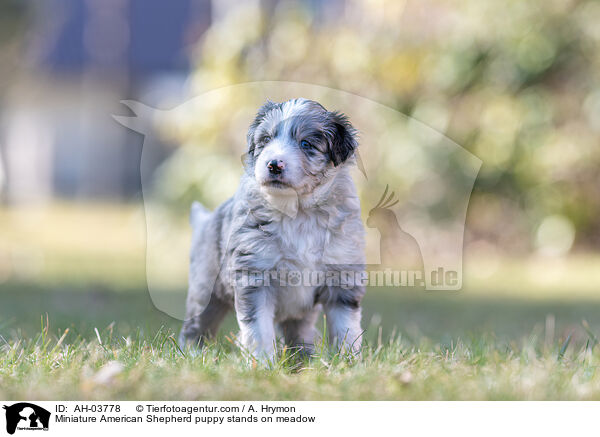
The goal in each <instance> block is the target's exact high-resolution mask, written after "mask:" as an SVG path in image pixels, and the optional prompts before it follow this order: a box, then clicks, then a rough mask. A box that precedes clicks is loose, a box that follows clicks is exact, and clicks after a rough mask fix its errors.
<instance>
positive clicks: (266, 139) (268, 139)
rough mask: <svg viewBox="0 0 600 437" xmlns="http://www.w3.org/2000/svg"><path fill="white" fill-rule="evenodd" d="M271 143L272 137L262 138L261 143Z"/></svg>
mask: <svg viewBox="0 0 600 437" xmlns="http://www.w3.org/2000/svg"><path fill="white" fill-rule="evenodd" d="M269 141H271V136H270V135H265V136H264V137H262V138H261V139H260V142H261V143H263V144H267V143H268V142H269Z"/></svg>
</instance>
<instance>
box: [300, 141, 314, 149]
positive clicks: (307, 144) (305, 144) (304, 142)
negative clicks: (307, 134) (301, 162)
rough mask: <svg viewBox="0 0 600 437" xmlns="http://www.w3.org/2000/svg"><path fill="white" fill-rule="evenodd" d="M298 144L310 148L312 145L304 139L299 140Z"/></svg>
mask: <svg viewBox="0 0 600 437" xmlns="http://www.w3.org/2000/svg"><path fill="white" fill-rule="evenodd" d="M300 146H302V147H304V148H305V149H310V148H311V147H312V144H310V143H309V142H308V141H306V140H302V141H300Z"/></svg>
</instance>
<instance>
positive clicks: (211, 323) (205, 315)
mask: <svg viewBox="0 0 600 437" xmlns="http://www.w3.org/2000/svg"><path fill="white" fill-rule="evenodd" d="M230 309H231V305H230V304H229V303H227V302H224V301H222V300H221V299H219V298H218V297H216V296H215V293H213V294H212V296H211V297H210V301H209V302H208V305H207V306H206V308H205V309H204V311H202V313H201V314H196V315H194V314H188V316H189V318H188V319H186V320H185V321H184V322H183V327H182V328H181V333H180V334H179V345H180V346H181V347H186V346H192V347H202V346H203V345H204V341H205V340H206V339H207V338H212V337H214V336H215V335H216V334H217V331H218V329H219V326H220V325H221V322H222V321H223V319H224V318H225V316H226V315H227V313H228V312H229V310H230ZM188 312H189V310H188Z"/></svg>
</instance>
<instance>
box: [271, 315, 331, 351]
mask: <svg viewBox="0 0 600 437" xmlns="http://www.w3.org/2000/svg"><path fill="white" fill-rule="evenodd" d="M320 312H321V305H317V306H315V308H314V309H313V310H311V311H310V312H309V313H308V314H306V315H305V316H304V317H303V318H301V319H297V320H286V321H284V322H281V323H280V327H281V331H282V333H283V336H284V338H285V344H286V345H287V346H291V347H294V348H297V349H298V350H299V352H298V353H299V356H301V357H307V356H310V354H312V353H313V352H314V349H315V336H316V334H317V330H316V329H315V324H316V321H317V318H318V316H319V314H320ZM292 353H294V352H292Z"/></svg>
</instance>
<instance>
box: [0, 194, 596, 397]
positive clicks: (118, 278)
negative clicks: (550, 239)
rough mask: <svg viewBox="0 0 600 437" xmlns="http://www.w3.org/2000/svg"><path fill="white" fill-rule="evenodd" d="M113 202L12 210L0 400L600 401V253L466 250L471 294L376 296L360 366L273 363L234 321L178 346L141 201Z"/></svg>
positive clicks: (323, 360)
mask: <svg viewBox="0 0 600 437" xmlns="http://www.w3.org/2000/svg"><path fill="white" fill-rule="evenodd" d="M106 210H107V207H103V208H97V207H94V208H91V209H89V210H86V209H85V208H77V209H73V208H72V207H69V206H64V205H63V206H60V208H58V209H57V210H56V211H52V210H50V211H45V210H44V211H35V212H34V213H31V214H29V215H27V214H26V213H25V212H19V211H8V212H6V211H4V212H2V211H0V399H30V400H33V399H173V400H176V399H274V400H277V399H281V400H285V399H331V400H358V399H377V400H387V399H402V400H413V399H423V400H425V399H431V400H434V399H465V400H467V399H499V400H500V399H600V367H599V363H600V349H599V348H600V346H598V345H597V341H598V338H600V295H599V293H598V292H597V283H598V281H597V280H596V279H597V277H598V272H599V271H600V269H599V268H598V265H599V264H600V262H599V260H598V258H596V257H593V256H588V257H579V258H573V259H571V260H566V261H565V262H564V264H561V265H556V266H554V265H553V266H548V265H544V264H542V265H540V263H539V262H537V263H533V264H532V263H529V262H527V261H519V260H506V259H505V260H500V262H499V264H498V265H499V267H498V268H497V269H496V270H495V271H494V272H493V273H492V274H491V276H489V275H488V276H487V277H483V276H481V275H479V276H478V275H477V274H476V273H477V272H478V271H479V272H481V271H486V272H489V271H490V269H489V268H486V269H481V270H478V268H477V264H476V263H475V262H474V261H469V257H468V254H467V259H466V269H465V271H466V272H467V273H466V277H465V287H464V290H462V291H461V292H456V293H454V292H453V293H450V292H435V293H433V292H410V293H409V292H406V291H402V290H394V289H383V288H372V289H369V290H368V291H367V295H366V297H365V300H364V302H363V303H364V316H363V327H364V328H365V329H366V332H365V335H364V337H365V341H364V345H363V350H362V358H361V359H359V360H358V361H356V360H349V359H348V357H343V356H338V355H336V354H335V353H334V351H329V350H327V349H326V348H319V351H318V353H317V354H316V356H315V357H313V358H312V359H311V360H310V361H298V360H297V359H296V358H295V357H294V356H293V355H294V351H289V350H288V351H286V352H285V354H284V355H283V356H282V357H281V358H280V359H279V361H278V362H277V363H274V364H273V365H272V366H270V367H268V368H263V367H261V366H254V365H253V364H252V363H251V362H248V360H247V359H246V357H245V356H244V354H243V353H242V352H241V351H240V350H239V349H238V348H237V347H235V346H234V344H233V339H234V337H235V335H236V333H237V326H236V323H235V320H234V318H233V317H232V316H230V317H228V319H227V320H226V321H225V323H224V326H223V327H222V329H221V332H220V335H219V336H218V338H217V339H216V341H215V342H214V343H213V344H210V345H209V346H208V347H206V348H205V349H204V350H203V351H202V353H201V354H200V355H194V354H191V353H189V351H180V350H179V349H178V348H177V346H176V345H175V344H174V342H173V339H174V338H176V337H177V332H178V330H179V327H180V324H181V322H180V321H179V320H175V319H173V318H171V317H169V316H167V315H165V314H164V313H161V312H160V311H158V310H157V309H156V308H155V307H154V306H153V305H152V302H151V299H150V295H149V293H148V290H147V289H146V287H145V285H144V280H145V277H144V247H143V238H140V232H139V228H140V227H141V228H143V220H140V218H139V217H140V216H139V209H138V208H129V209H127V208H122V207H119V208H113V209H110V208H108V212H106ZM21 214H25V215H24V216H22V215H21ZM102 214H104V216H102ZM40 224H44V226H40ZM90 228H91V229H93V230H94V232H90ZM61 235H62V236H64V238H59V237H60V236H61ZM128 239H129V240H128ZM113 246H115V247H116V249H114V248H113ZM40 259H41V260H42V262H40ZM540 269H541V271H542V272H547V273H548V275H542V276H541V277H540V275H539V274H538V273H539V272H540ZM469 271H471V272H473V274H471V273H469ZM532 272H533V273H534V274H532ZM561 272H562V273H561ZM540 278H541V282H540ZM173 292H177V293H183V292H184V290H182V289H176V290H164V293H171V294H170V295H169V296H173V295H172V293H173ZM96 331H97V332H96Z"/></svg>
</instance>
